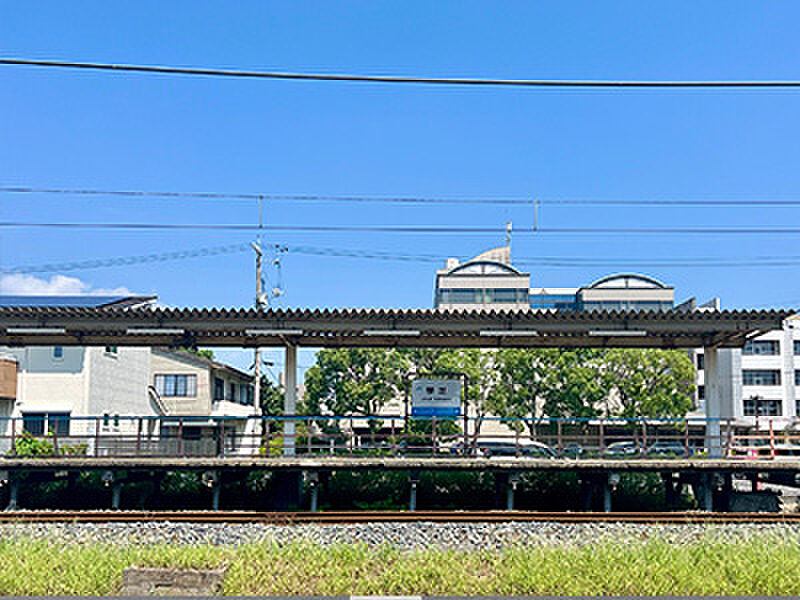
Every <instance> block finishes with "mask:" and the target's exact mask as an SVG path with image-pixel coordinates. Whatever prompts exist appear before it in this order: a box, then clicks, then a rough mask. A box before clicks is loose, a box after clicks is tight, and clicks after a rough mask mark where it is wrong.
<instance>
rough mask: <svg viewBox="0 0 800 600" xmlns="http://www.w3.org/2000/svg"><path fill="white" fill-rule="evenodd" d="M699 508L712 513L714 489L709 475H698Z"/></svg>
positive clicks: (711, 477)
mask: <svg viewBox="0 0 800 600" xmlns="http://www.w3.org/2000/svg"><path fill="white" fill-rule="evenodd" d="M700 508H701V509H702V510H704V511H706V512H713V511H714V488H713V476H712V474H711V473H703V474H701V475H700Z"/></svg>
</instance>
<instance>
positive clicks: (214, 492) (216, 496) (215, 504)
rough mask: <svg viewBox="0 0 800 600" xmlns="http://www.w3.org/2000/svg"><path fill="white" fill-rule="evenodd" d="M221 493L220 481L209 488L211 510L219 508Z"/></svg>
mask: <svg viewBox="0 0 800 600" xmlns="http://www.w3.org/2000/svg"><path fill="white" fill-rule="evenodd" d="M221 495H222V482H221V481H217V482H215V483H214V487H212V488H211V510H219V500H220V496H221Z"/></svg>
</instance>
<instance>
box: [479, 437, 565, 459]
mask: <svg viewBox="0 0 800 600" xmlns="http://www.w3.org/2000/svg"><path fill="white" fill-rule="evenodd" d="M477 446H478V455H479V456H484V457H487V458H489V457H492V456H528V457H538V458H556V457H557V456H558V454H557V453H556V451H555V450H553V449H552V448H551V447H550V446H548V445H547V444H543V443H542V442H536V441H533V440H519V443H517V442H516V441H515V440H511V439H507V440H505V439H504V440H485V439H484V440H478V445H477Z"/></svg>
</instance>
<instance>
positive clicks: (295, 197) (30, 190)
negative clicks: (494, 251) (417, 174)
mask: <svg viewBox="0 0 800 600" xmlns="http://www.w3.org/2000/svg"><path fill="white" fill-rule="evenodd" d="M0 192H5V193H10V194H58V195H70V196H122V197H128V198H168V199H186V200H190V199H191V200H291V201H296V202H372V203H400V204H524V205H532V204H533V203H534V201H533V200H525V199H523V198H434V197H418V196H338V195H321V194H255V193H236V192H233V193H226V192H163V191H152V190H98V189H85V188H82V189H64V188H37V187H13V186H11V187H0ZM799 203H800V202H799Z"/></svg>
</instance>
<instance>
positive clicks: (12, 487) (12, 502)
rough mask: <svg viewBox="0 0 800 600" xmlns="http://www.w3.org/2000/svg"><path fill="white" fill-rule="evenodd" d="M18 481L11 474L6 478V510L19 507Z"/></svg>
mask: <svg viewBox="0 0 800 600" xmlns="http://www.w3.org/2000/svg"><path fill="white" fill-rule="evenodd" d="M18 498H19V483H18V482H17V481H16V480H15V479H14V477H13V476H11V477H9V478H8V506H6V510H17V509H18V508H19V502H18Z"/></svg>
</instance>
